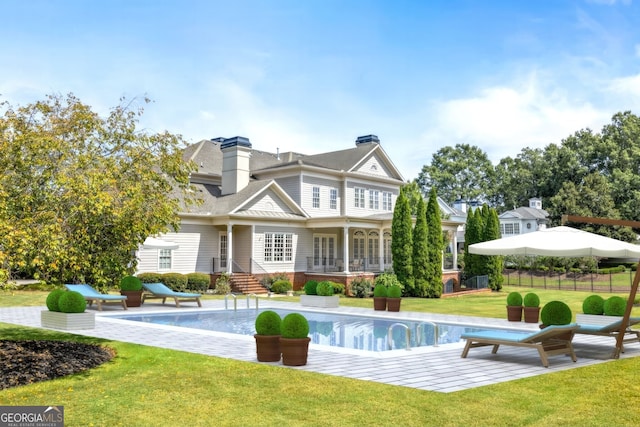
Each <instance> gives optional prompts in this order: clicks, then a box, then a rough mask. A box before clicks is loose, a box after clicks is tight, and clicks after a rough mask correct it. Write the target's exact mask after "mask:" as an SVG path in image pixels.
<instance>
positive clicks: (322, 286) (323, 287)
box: [316, 280, 333, 297]
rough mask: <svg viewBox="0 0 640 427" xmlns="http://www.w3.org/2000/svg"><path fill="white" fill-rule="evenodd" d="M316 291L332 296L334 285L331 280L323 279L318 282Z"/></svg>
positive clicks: (325, 295) (321, 294) (324, 295)
mask: <svg viewBox="0 0 640 427" xmlns="http://www.w3.org/2000/svg"><path fill="white" fill-rule="evenodd" d="M316 293H317V294H318V295H320V296H323V297H330V296H331V295H333V285H332V284H331V282H330V281H329V280H323V281H322V282H320V283H318V287H317V288H316Z"/></svg>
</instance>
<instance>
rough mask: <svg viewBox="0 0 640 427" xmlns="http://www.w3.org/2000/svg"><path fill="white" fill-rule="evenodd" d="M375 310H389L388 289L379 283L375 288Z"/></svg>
mask: <svg viewBox="0 0 640 427" xmlns="http://www.w3.org/2000/svg"><path fill="white" fill-rule="evenodd" d="M373 309H374V310H381V311H384V310H386V309H387V287H386V286H385V285H383V284H382V283H378V284H377V285H375V287H374V288H373Z"/></svg>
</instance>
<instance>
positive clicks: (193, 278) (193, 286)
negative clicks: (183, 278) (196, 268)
mask: <svg viewBox="0 0 640 427" xmlns="http://www.w3.org/2000/svg"><path fill="white" fill-rule="evenodd" d="M209 285H211V276H209V274H207V273H189V274H187V289H190V290H193V291H199V292H205V291H206V290H207V289H209Z"/></svg>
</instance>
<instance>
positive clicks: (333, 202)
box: [329, 188, 338, 209]
mask: <svg viewBox="0 0 640 427" xmlns="http://www.w3.org/2000/svg"><path fill="white" fill-rule="evenodd" d="M329 208H330V209H337V208H338V190H337V189H335V188H332V189H330V190H329Z"/></svg>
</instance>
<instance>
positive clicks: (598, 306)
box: [582, 295, 604, 314]
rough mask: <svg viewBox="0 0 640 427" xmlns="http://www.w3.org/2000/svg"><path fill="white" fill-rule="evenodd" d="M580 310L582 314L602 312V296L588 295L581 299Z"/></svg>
mask: <svg viewBox="0 0 640 427" xmlns="http://www.w3.org/2000/svg"><path fill="white" fill-rule="evenodd" d="M582 312H583V313H584V314H602V313H604V298H602V297H601V296H600V295H589V296H588V297H586V298H585V299H584V301H582Z"/></svg>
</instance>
